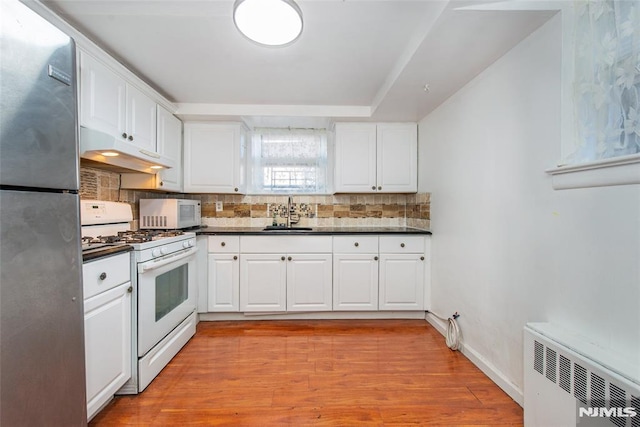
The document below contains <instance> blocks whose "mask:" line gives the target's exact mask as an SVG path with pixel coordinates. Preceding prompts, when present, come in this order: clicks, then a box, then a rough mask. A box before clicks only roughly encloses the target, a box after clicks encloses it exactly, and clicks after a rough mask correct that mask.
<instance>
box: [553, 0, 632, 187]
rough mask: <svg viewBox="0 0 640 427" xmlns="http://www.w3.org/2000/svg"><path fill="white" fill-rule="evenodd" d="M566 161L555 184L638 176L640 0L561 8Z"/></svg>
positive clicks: (584, 0)
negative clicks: (636, 0)
mask: <svg viewBox="0 0 640 427" xmlns="http://www.w3.org/2000/svg"><path fill="white" fill-rule="evenodd" d="M562 27H563V37H562V43H563V46H562V52H563V71H562V72H563V89H562V91H563V92H562V99H563V104H562V116H563V119H562V120H563V124H562V147H561V148H562V161H561V164H560V165H559V166H558V167H556V168H553V169H549V170H548V171H547V172H548V173H549V174H551V175H552V182H553V187H554V188H555V189H564V188H585V187H597V186H607V185H624V184H638V183H640V6H639V5H638V2H634V1H617V0H577V1H575V2H573V3H569V2H566V3H564V6H563V7H562Z"/></svg>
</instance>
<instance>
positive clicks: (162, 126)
mask: <svg viewBox="0 0 640 427" xmlns="http://www.w3.org/2000/svg"><path fill="white" fill-rule="evenodd" d="M156 107H157V116H156V122H157V131H156V137H157V139H156V146H157V153H158V154H160V155H162V156H164V157H166V158H169V159H171V160H173V161H174V163H175V166H174V167H172V168H170V169H162V170H160V171H159V172H158V173H157V174H148V173H123V174H121V175H120V187H121V188H127V189H135V190H162V191H167V192H176V193H181V192H182V122H181V121H180V119H178V118H177V117H176V116H174V115H173V114H171V113H170V112H169V111H168V110H167V109H166V108H164V107H162V106H160V105H156Z"/></svg>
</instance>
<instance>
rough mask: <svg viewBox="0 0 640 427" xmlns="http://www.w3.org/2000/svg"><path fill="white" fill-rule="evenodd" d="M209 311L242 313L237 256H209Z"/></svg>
mask: <svg viewBox="0 0 640 427" xmlns="http://www.w3.org/2000/svg"><path fill="white" fill-rule="evenodd" d="M208 265H209V278H208V283H209V291H208V295H209V304H208V307H209V311H211V312H229V311H231V312H237V311H240V262H239V260H238V255H237V254H209V262H208Z"/></svg>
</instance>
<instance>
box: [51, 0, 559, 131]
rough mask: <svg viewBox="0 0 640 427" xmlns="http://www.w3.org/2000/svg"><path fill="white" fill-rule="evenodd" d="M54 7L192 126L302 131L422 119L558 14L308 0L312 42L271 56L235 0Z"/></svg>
mask: <svg viewBox="0 0 640 427" xmlns="http://www.w3.org/2000/svg"><path fill="white" fill-rule="evenodd" d="M43 3H44V4H45V5H46V6H48V7H49V8H51V9H52V10H54V11H56V12H57V13H58V14H59V15H60V16H61V17H62V18H63V19H65V20H67V21H68V22H69V23H70V24H72V25H73V26H74V27H76V28H77V29H78V30H80V31H81V32H82V33H84V34H85V35H86V36H87V37H89V38H90V39H92V40H93V41H94V42H96V44H98V45H99V46H101V47H102V48H103V49H105V50H106V51H107V52H109V53H110V54H112V55H113V56H114V57H115V58H117V59H118V60H119V61H120V62H122V63H123V64H124V65H126V66H127V67H128V68H129V69H131V70H132V71H133V72H135V73H136V74H137V75H139V76H140V77H141V78H142V79H143V80H145V81H146V82H147V83H149V84H150V85H151V86H152V87H154V88H156V89H157V90H158V91H159V92H160V93H162V94H163V95H164V96H166V97H167V98H168V99H169V100H171V101H172V102H174V103H176V105H177V108H178V110H177V112H176V114H178V115H179V116H180V117H182V118H183V119H187V120H212V119H213V120H220V119H230V118H234V119H235V118H238V117H242V118H244V119H245V120H247V121H248V122H249V123H250V124H251V123H252V124H253V125H256V126H303V127H320V126H323V124H325V123H328V122H329V121H330V120H359V121H360V120H362V121H369V120H371V121H419V120H421V119H422V118H423V117H425V116H426V115H427V114H428V113H429V112H430V111H432V110H433V109H434V108H435V107H437V106H438V105H439V104H441V103H442V102H443V101H444V100H446V99H447V98H448V97H449V96H451V95H452V94H453V93H455V91H457V90H458V89H459V88H460V87H462V86H463V85H464V84H466V83H467V82H468V81H470V80H471V79H472V78H473V77H474V76H476V75H477V74H478V73H479V72H481V71H482V70H483V69H485V68H486V67H487V66H489V65H490V64H491V63H493V62H494V61H495V60H496V59H498V58H499V57H500V56H502V55H503V54H504V53H506V52H507V51H508V50H509V49H511V48H512V47H513V46H515V45H516V44H517V43H519V42H520V41H521V40H522V39H524V38H525V37H526V36H527V35H529V34H530V33H531V32H533V31H534V30H535V29H536V28H538V27H539V26H540V25H542V24H543V23H544V22H546V21H547V20H548V19H549V18H550V17H551V16H552V15H553V14H555V13H556V12H555V11H554V10H548V9H552V8H549V7H545V8H542V9H547V10H522V9H523V8H522V4H524V2H522V1H520V2H515V3H518V4H519V6H518V9H520V10H505V9H513V4H514V2H513V1H510V2H487V1H483V2H478V1H464V2H463V1H456V0H453V1H445V0H412V1H406V0H371V1H368V0H298V5H299V6H300V8H301V9H302V12H303V16H304V31H303V34H302V36H301V37H300V38H299V39H298V40H297V41H296V42H295V43H293V44H292V45H290V46H286V47H281V48H266V47H261V46H258V45H256V44H253V43H251V42H249V41H248V40H246V39H245V38H244V37H243V36H242V35H241V34H240V33H239V32H238V31H237V30H236V29H235V27H234V26H233V20H232V16H231V15H232V9H233V0H200V1H189V0H111V1H100V0H43ZM534 3H535V2H534ZM524 9H531V8H524ZM537 9H540V7H537ZM425 85H428V86H427V87H426V88H425Z"/></svg>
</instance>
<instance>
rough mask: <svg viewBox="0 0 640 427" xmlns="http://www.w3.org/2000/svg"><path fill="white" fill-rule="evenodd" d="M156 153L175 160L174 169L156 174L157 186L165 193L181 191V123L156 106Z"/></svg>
mask: <svg viewBox="0 0 640 427" xmlns="http://www.w3.org/2000/svg"><path fill="white" fill-rule="evenodd" d="M157 111H158V114H157V121H158V122H157V148H158V153H159V154H162V155H164V156H167V157H169V158H170V159H172V160H175V162H176V167H174V168H171V169H166V170H161V171H160V172H159V173H158V178H159V180H158V186H159V188H160V189H163V190H167V191H177V192H181V191H182V122H181V121H180V119H178V118H177V117H176V116H174V115H173V114H171V113H170V112H169V111H167V110H166V109H165V108H163V107H161V106H160V105H158V110H157Z"/></svg>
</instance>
